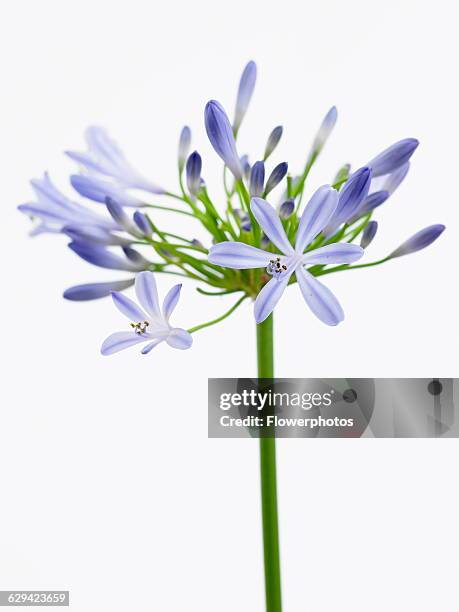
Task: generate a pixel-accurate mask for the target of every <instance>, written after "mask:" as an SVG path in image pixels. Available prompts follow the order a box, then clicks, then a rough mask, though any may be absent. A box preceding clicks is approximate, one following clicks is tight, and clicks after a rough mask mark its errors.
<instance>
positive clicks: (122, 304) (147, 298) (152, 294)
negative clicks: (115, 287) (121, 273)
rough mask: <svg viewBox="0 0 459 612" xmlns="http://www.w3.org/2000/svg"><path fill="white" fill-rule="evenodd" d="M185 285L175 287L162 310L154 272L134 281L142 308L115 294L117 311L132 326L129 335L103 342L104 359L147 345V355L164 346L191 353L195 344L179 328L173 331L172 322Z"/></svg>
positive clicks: (145, 352) (142, 275) (144, 350)
mask: <svg viewBox="0 0 459 612" xmlns="http://www.w3.org/2000/svg"><path fill="white" fill-rule="evenodd" d="M181 288H182V285H175V286H174V287H172V289H171V290H170V291H169V293H168V294H167V295H166V297H165V298H164V302H163V305H162V309H161V308H160V306H159V300H158V291H157V288H156V281H155V277H154V274H153V273H152V272H141V273H140V274H138V275H137V276H136V279H135V291H136V294H137V299H138V300H139V303H140V306H138V305H137V304H136V303H135V302H134V301H133V300H131V299H129V298H128V297H126V296H124V295H123V294H122V293H118V292H116V291H115V292H113V293H112V298H113V302H114V304H115V306H116V307H117V308H118V310H119V311H120V312H121V313H122V314H123V315H125V316H126V317H127V318H128V320H129V322H130V328H131V329H130V331H121V332H115V333H114V334H111V335H110V336H109V337H108V338H106V340H104V342H103V344H102V348H101V353H102V355H112V354H113V353H117V352H118V351H121V350H123V349H125V348H128V347H130V346H133V345H134V344H140V343H145V342H148V344H147V345H146V346H145V347H144V348H143V349H142V351H141V352H142V354H143V355H146V354H147V353H149V352H150V351H151V350H152V349H153V348H154V347H155V346H158V344H160V343H161V342H167V344H168V345H169V346H171V347H172V348H176V349H181V350H184V349H188V348H190V346H191V345H192V343H193V339H192V337H191V334H190V333H189V332H187V331H186V330H185V329H181V328H180V327H172V326H171V324H170V322H169V319H170V316H171V314H172V312H173V311H174V309H175V307H176V306H177V303H178V301H179V298H180V290H181Z"/></svg>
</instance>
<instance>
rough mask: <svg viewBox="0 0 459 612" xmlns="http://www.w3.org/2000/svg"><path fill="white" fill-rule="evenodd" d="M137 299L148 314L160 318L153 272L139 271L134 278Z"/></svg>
mask: <svg viewBox="0 0 459 612" xmlns="http://www.w3.org/2000/svg"><path fill="white" fill-rule="evenodd" d="M135 292H136V295H137V299H138V300H139V302H140V304H141V305H142V307H143V308H145V310H146V311H147V312H148V314H150V315H152V316H153V317H158V318H161V319H162V316H161V309H160V308H159V301H158V290H157V288H156V281H155V275H154V274H153V272H141V273H140V274H137V276H136V279H135Z"/></svg>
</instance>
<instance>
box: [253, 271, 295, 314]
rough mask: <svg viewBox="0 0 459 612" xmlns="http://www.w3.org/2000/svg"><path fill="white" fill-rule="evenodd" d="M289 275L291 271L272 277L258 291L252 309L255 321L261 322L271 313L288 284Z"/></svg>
mask: <svg viewBox="0 0 459 612" xmlns="http://www.w3.org/2000/svg"><path fill="white" fill-rule="evenodd" d="M290 276H291V273H290V274H286V275H285V276H283V277H282V278H280V279H277V278H272V279H271V280H270V281H269V282H268V283H266V285H265V286H264V287H263V289H262V290H261V291H260V293H259V294H258V296H257V299H256V300H255V304H254V309H253V312H254V315H255V321H256V322H257V323H263V321H264V320H265V319H266V318H267V317H269V315H270V314H271V313H272V311H273V310H274V308H275V306H276V304H277V302H278V301H279V300H280V298H281V297H282V294H283V293H284V291H285V288H286V287H287V285H288V281H289V280H290Z"/></svg>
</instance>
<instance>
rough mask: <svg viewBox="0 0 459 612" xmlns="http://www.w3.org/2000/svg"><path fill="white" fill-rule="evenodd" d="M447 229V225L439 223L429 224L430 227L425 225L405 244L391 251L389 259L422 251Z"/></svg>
mask: <svg viewBox="0 0 459 612" xmlns="http://www.w3.org/2000/svg"><path fill="white" fill-rule="evenodd" d="M444 230H445V226H444V225H441V224H437V225H429V227H425V228H424V229H422V230H420V231H419V232H417V233H416V234H414V236H411V238H408V240H406V241H405V242H404V243H403V244H401V245H400V246H399V247H398V249H395V251H394V252H393V253H391V254H390V255H389V257H388V259H394V258H395V257H402V256H403V255H410V254H411V253H416V251H420V250H421V249H425V248H426V247H428V246H429V245H431V244H432V242H434V241H435V240H436V239H437V238H438V237H439V236H440V234H442V233H443V232H444Z"/></svg>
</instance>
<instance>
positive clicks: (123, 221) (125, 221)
mask: <svg viewBox="0 0 459 612" xmlns="http://www.w3.org/2000/svg"><path fill="white" fill-rule="evenodd" d="M105 205H106V206H107V210H108V212H109V213H110V215H111V216H112V218H113V220H114V221H116V223H118V224H119V225H120V226H121V227H122V228H123V229H124V230H126V231H127V232H129V234H132V235H133V236H137V237H139V236H140V233H139V230H138V227H137V224H136V223H134V221H133V220H132V219H131V218H130V217H128V215H127V214H126V213H125V211H124V208H123V207H122V206H121V205H120V204H118V202H115V200H113V199H112V198H105Z"/></svg>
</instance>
